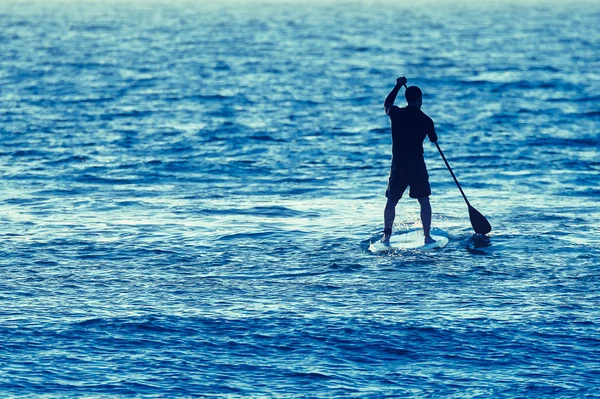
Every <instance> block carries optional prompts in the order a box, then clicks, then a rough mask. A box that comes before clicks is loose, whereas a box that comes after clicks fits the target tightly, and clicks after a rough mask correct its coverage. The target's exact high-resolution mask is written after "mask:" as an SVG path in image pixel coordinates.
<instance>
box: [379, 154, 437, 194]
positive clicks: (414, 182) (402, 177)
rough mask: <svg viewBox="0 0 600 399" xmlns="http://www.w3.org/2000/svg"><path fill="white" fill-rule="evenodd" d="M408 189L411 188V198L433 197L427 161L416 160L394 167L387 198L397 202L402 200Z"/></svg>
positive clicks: (400, 163)
mask: <svg viewBox="0 0 600 399" xmlns="http://www.w3.org/2000/svg"><path fill="white" fill-rule="evenodd" d="M407 187H410V191H409V193H408V195H409V196H410V198H422V197H429V196H430V195H431V186H429V174H428V173H427V167H426V166H425V161H423V160H414V161H409V162H399V163H398V164H397V165H392V168H391V170H390V178H389V180H388V187H387V190H386V192H385V196H386V197H388V198H389V199H391V200H393V201H397V200H399V199H400V198H402V194H404V191H406V188H407Z"/></svg>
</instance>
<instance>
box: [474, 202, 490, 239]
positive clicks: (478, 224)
mask: <svg viewBox="0 0 600 399" xmlns="http://www.w3.org/2000/svg"><path fill="white" fill-rule="evenodd" d="M469 217H470V218H471V225H472V226H473V230H475V233H477V234H487V233H489V232H490V231H492V225H490V222H488V221H487V219H486V218H485V217H484V216H483V215H482V214H481V213H479V211H478V210H477V209H475V208H473V207H472V206H471V205H469Z"/></svg>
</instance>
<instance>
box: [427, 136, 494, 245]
mask: <svg viewBox="0 0 600 399" xmlns="http://www.w3.org/2000/svg"><path fill="white" fill-rule="evenodd" d="M435 146H436V147H437V149H438V151H439V152H440V155H441V156H442V159H443V160H444V162H445V163H446V166H447V167H448V170H449V171H450V174H451V175H452V178H453V179H454V182H455V183H456V186H457V187H458V189H459V190H460V193H461V194H462V196H463V198H464V199H465V202H466V203H467V206H468V207H469V218H470V219H471V226H473V230H475V233H477V234H487V233H489V232H490V231H492V226H491V225H490V222H488V221H487V219H486V218H485V217H484V216H483V215H482V214H481V213H479V211H478V210H477V209H475V208H473V207H472V206H471V204H469V200H468V199H467V196H466V195H465V193H464V192H463V190H462V188H461V187H460V184H459V183H458V180H456V176H454V172H452V168H450V164H449V163H448V161H447V160H446V157H445V156H444V153H443V152H442V149H441V148H440V145H439V144H438V143H437V142H436V143H435Z"/></svg>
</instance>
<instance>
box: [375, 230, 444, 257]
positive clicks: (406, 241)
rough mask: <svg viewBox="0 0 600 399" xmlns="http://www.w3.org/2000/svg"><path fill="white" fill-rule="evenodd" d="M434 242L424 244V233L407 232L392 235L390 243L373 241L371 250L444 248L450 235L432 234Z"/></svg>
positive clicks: (427, 250) (432, 249)
mask: <svg viewBox="0 0 600 399" xmlns="http://www.w3.org/2000/svg"><path fill="white" fill-rule="evenodd" d="M431 238H433V239H434V240H435V242H434V243H431V244H427V245H423V239H424V238H423V235H422V234H417V233H416V232H411V233H406V234H396V235H392V237H391V238H390V243H389V244H384V243H382V242H381V241H376V242H374V243H371V245H370V246H369V251H371V252H373V253H385V252H395V251H398V250H400V251H402V250H416V251H422V252H431V251H435V250H436V249H440V248H444V247H445V246H446V245H447V244H448V241H449V240H448V237H444V236H436V235H432V236H431Z"/></svg>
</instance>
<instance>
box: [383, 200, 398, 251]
mask: <svg viewBox="0 0 600 399" xmlns="http://www.w3.org/2000/svg"><path fill="white" fill-rule="evenodd" d="M398 201H399V200H392V199H389V198H388V200H387V202H386V204H385V209H384V210H383V238H382V239H381V242H384V243H385V242H390V236H391V235H392V226H393V225H394V219H395V218H396V205H397V204H398Z"/></svg>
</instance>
